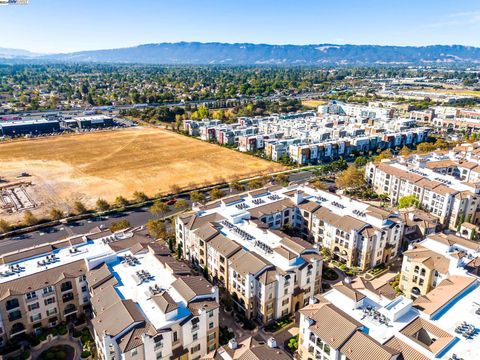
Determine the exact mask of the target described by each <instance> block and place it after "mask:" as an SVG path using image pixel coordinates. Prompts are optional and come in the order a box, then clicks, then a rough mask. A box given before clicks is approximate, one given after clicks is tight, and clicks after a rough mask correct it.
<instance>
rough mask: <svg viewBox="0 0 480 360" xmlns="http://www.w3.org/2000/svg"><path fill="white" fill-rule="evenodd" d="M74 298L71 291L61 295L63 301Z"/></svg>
mask: <svg viewBox="0 0 480 360" xmlns="http://www.w3.org/2000/svg"><path fill="white" fill-rule="evenodd" d="M73 299H74V296H73V292H69V293H66V294H63V295H62V300H63V302H64V303H66V302H69V301H72V300H73Z"/></svg>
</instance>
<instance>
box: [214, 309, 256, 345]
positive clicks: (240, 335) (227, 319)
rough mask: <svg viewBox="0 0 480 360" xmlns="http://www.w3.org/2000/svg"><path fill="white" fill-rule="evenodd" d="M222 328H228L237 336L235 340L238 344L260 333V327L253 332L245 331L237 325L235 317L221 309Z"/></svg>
mask: <svg viewBox="0 0 480 360" xmlns="http://www.w3.org/2000/svg"><path fill="white" fill-rule="evenodd" d="M219 320H220V326H226V327H228V328H229V329H230V330H232V331H233V333H234V334H235V339H237V342H240V341H242V340H245V339H246V338H248V337H250V336H254V335H256V334H257V333H258V327H257V328H256V329H255V330H253V331H251V330H245V329H243V328H242V327H241V326H240V325H239V324H237V323H236V322H235V320H234V318H233V315H230V314H228V313H226V312H225V310H224V309H223V308H222V307H220V319H219Z"/></svg>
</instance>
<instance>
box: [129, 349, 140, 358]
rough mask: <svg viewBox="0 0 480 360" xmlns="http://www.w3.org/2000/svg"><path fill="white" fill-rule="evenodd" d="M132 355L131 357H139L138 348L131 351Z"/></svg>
mask: <svg viewBox="0 0 480 360" xmlns="http://www.w3.org/2000/svg"><path fill="white" fill-rule="evenodd" d="M130 355H131V356H137V355H138V350H137V349H136V348H135V349H132V351H130Z"/></svg>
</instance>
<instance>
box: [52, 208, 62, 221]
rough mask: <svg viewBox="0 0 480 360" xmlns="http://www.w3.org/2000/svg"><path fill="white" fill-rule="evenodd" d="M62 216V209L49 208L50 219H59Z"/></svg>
mask: <svg viewBox="0 0 480 360" xmlns="http://www.w3.org/2000/svg"><path fill="white" fill-rule="evenodd" d="M62 218H63V211H62V210H60V209H57V208H53V209H52V210H50V219H52V220H60V219H62Z"/></svg>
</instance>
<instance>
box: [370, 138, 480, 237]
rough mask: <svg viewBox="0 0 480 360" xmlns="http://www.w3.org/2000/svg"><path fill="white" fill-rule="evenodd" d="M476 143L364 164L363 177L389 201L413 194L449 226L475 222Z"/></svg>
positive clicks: (479, 188)
mask: <svg viewBox="0 0 480 360" xmlns="http://www.w3.org/2000/svg"><path fill="white" fill-rule="evenodd" d="M476 152H477V145H475V146H467V145H464V146H459V147H457V148H455V149H453V150H451V151H449V152H447V153H445V152H436V153H435V152H434V153H430V154H427V155H412V156H408V157H397V158H394V159H390V160H383V161H381V162H380V163H375V162H371V163H369V164H367V167H366V171H365V177H366V180H367V181H368V182H369V183H370V184H371V185H372V186H373V189H374V190H375V191H376V192H377V193H379V194H388V196H389V198H390V201H391V203H392V204H397V203H398V201H399V199H400V198H402V197H404V196H407V195H411V194H413V195H415V196H416V198H417V199H418V205H419V207H420V208H422V209H424V210H426V211H427V212H429V213H430V214H432V215H434V216H436V217H437V218H438V219H439V220H440V222H441V223H442V224H443V225H445V226H446V227H449V228H450V229H457V228H458V227H459V226H461V225H462V224H463V223H464V222H465V221H466V222H468V223H472V224H477V223H478V221H479V210H480V196H479V194H480V182H479V180H480V177H479V174H480V172H479V170H480V168H479V166H478V165H479V158H478V156H477V154H476Z"/></svg>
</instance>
